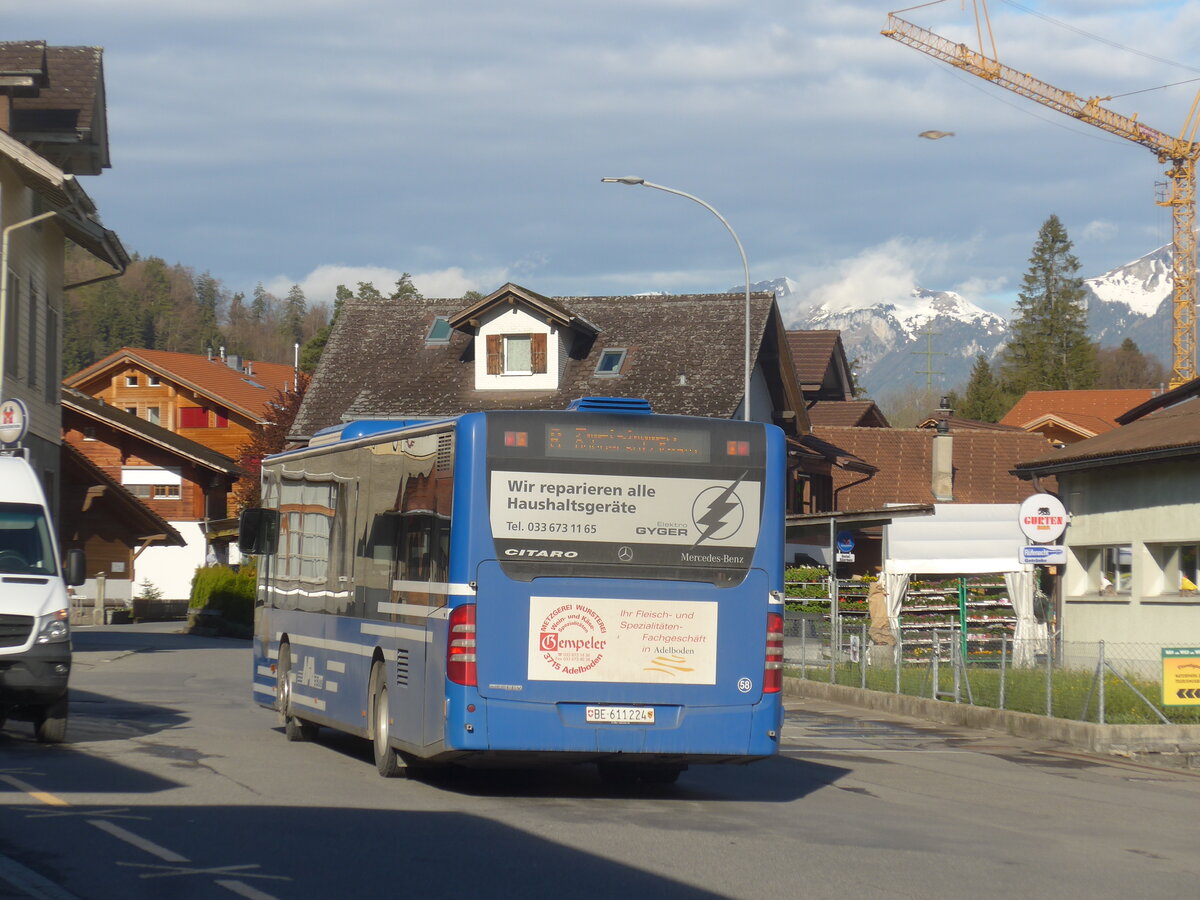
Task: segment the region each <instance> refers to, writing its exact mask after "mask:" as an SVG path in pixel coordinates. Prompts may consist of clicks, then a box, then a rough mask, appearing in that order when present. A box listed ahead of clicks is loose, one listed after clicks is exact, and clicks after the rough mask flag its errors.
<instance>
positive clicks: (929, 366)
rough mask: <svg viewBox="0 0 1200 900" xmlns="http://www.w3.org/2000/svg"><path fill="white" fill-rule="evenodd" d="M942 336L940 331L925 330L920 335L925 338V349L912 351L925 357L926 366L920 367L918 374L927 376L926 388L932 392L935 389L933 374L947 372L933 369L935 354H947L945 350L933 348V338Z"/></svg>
mask: <svg viewBox="0 0 1200 900" xmlns="http://www.w3.org/2000/svg"><path fill="white" fill-rule="evenodd" d="M941 336H942V333H941V332H940V331H924V332H922V333H921V334H920V337H923V338H925V349H924V350H913V351H912V352H913V353H914V354H915V355H917V356H924V357H925V368H924V369H918V370H917V374H918V375H924V376H925V390H926V391H930V392H932V391H933V376H934V375H943V374H945V373H943V372H935V371H934V370H933V358H934V357H935V356H945V355H946V354H945V353H944V352H942V351H940V350H934V349H933V339H934V338H935V337H941Z"/></svg>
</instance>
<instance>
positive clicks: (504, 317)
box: [475, 305, 565, 391]
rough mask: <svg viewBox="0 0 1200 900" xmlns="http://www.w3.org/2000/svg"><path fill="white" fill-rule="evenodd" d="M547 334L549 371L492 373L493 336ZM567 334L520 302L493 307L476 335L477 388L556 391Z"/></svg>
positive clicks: (483, 389) (488, 389)
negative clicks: (489, 362)
mask: <svg viewBox="0 0 1200 900" xmlns="http://www.w3.org/2000/svg"><path fill="white" fill-rule="evenodd" d="M495 334H499V335H505V334H545V335H547V336H548V337H547V340H546V371H545V372H544V373H542V374H538V375H489V374H488V370H487V339H488V336H489V335H495ZM562 344H563V337H562V335H560V334H559V332H558V329H557V328H554V327H552V326H550V325H548V324H547V323H546V322H545V321H544V320H542V319H539V318H537V317H535V316H533V315H531V314H530V313H529V311H528V310H527V309H525V308H524V307H522V306H519V305H511V306H507V307H501V308H497V309H492V310H490V311H489V312H488V313H487V315H486V316H485V317H484V319H483V320H482V321H481V322H480V324H479V330H478V332H477V333H476V335H475V389H476V390H480V391H513V390H518V391H524V390H528V391H553V390H557V389H558V375H559V369H560V360H562V359H563V358H564V356H565V348H564V347H563V346H562Z"/></svg>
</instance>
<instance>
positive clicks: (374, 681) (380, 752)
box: [371, 662, 407, 778]
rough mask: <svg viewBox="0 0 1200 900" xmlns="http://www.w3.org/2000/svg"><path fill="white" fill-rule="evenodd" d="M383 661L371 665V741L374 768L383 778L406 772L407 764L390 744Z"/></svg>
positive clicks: (389, 719)
mask: <svg viewBox="0 0 1200 900" xmlns="http://www.w3.org/2000/svg"><path fill="white" fill-rule="evenodd" d="M383 672H384V669H383V663H381V662H377V663H375V665H374V666H372V667H371V743H372V745H373V746H374V750H375V768H376V770H377V771H378V772H379V774H380V775H382V776H383V777H384V778H396V777H397V776H401V775H406V774H407V766H406V765H405V762H404V757H402V756H401V755H400V753H399V751H398V750H396V748H395V747H393V746H392V745H391V742H390V741H389V739H388V738H389V734H390V732H391V718H392V711H391V706H390V705H389V704H388V689H387V681H386V680H385V678H384V675H383Z"/></svg>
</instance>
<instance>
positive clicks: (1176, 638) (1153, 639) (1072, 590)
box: [1013, 379, 1200, 662]
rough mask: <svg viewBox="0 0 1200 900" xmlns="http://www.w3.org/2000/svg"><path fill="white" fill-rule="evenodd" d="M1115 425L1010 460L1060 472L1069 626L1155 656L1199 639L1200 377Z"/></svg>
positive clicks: (1034, 478)
mask: <svg viewBox="0 0 1200 900" xmlns="http://www.w3.org/2000/svg"><path fill="white" fill-rule="evenodd" d="M1116 425H1117V427H1114V428H1110V429H1107V430H1105V431H1104V432H1103V433H1101V434H1097V435H1096V436H1095V437H1090V438H1087V439H1086V440H1081V441H1077V442H1075V443H1072V444H1071V445H1070V446H1067V447H1065V448H1063V449H1061V450H1055V451H1049V452H1048V451H1047V450H1045V449H1044V448H1043V449H1042V450H1041V451H1040V452H1039V453H1037V454H1036V455H1031V456H1026V457H1023V458H1022V459H1023V461H1022V462H1020V463H1019V464H1018V465H1016V466H1015V467H1014V469H1013V472H1014V474H1015V475H1017V476H1019V477H1021V478H1023V479H1028V480H1029V481H1030V482H1031V484H1032V486H1034V487H1035V489H1037V490H1046V489H1047V488H1046V485H1047V481H1048V479H1057V482H1058V486H1059V487H1058V494H1059V496H1060V497H1061V498H1062V501H1063V504H1064V505H1065V506H1066V509H1067V512H1068V514H1069V516H1070V524H1069V525H1068V527H1067V530H1066V534H1065V536H1064V539H1063V540H1064V543H1065V544H1066V547H1067V565H1066V573H1065V576H1064V578H1063V582H1062V594H1063V635H1064V637H1065V639H1066V640H1067V641H1071V642H1076V641H1079V642H1094V641H1100V640H1104V641H1112V642H1115V643H1114V644H1113V646H1112V647H1111V648H1110V658H1139V659H1148V660H1150V661H1152V662H1157V660H1158V659H1159V648H1160V647H1162V646H1164V645H1169V646H1182V645H1184V644H1192V645H1195V644H1196V643H1197V641H1198V640H1200V594H1198V593H1197V586H1198V585H1200V379H1195V380H1192V381H1190V382H1187V383H1186V384H1183V385H1181V386H1179V387H1177V388H1174V389H1173V390H1170V391H1167V392H1166V393H1163V394H1158V395H1157V396H1154V397H1151V398H1149V399H1147V400H1146V401H1145V402H1143V403H1141V404H1139V405H1137V406H1135V407H1133V408H1131V409H1128V410H1127V411H1125V412H1124V413H1122V414H1120V415H1118V416H1117V417H1116Z"/></svg>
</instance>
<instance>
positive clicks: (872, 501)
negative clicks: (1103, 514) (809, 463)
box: [813, 426, 1046, 511]
mask: <svg viewBox="0 0 1200 900" xmlns="http://www.w3.org/2000/svg"><path fill="white" fill-rule="evenodd" d="M813 431H814V433H815V434H816V435H817V436H818V437H820V438H822V439H824V440H826V441H828V442H829V443H831V444H834V445H836V446H838V447H840V448H842V449H844V450H845V451H847V452H849V453H852V454H853V455H854V456H857V457H859V458H861V459H863V460H866V461H867V462H869V463H871V464H872V465H874V466H876V467H877V468H878V469H879V471H878V473H877V474H876V475H875V476H874V477H873V478H870V479H868V480H866V481H862V483H861V484H857V485H855V486H854V487H845V486H846V485H848V484H851V483H853V482H859V481H861V480H862V476H861V475H856V474H852V473H847V472H843V471H835V472H834V490H835V491H838V489H840V488H845V489H844V490H840V491H839V492H838V493H837V496H838V502H837V506H838V509H839V510H844V511H854V510H863V509H879V508H882V507H883V506H885V505H886V504H888V503H934V502H936V500H935V498H934V495H933V490H932V488H931V481H932V474H933V441H934V438H935V436H936V432H935V431H933V430H931V429H924V428H911V429H910V428H904V429H901V428H839V427H831V426H824V427H816V428H814V429H813ZM950 434H951V436H952V437H953V444H952V448H953V451H952V458H953V466H954V482H953V491H954V502H955V503H1020V502H1021V501H1022V500H1024V499H1025V498H1026V497H1028V496H1029V495H1030V494H1033V493H1034V489H1033V485H1032V484H1031V483H1030V482H1028V481H1023V480H1021V479H1019V478H1016V477H1015V476H1013V475H1011V474H1009V470H1010V469H1012V468H1013V467H1014V465H1015V464H1016V463H1017V462H1018V461H1019V460H1021V459H1024V458H1027V457H1029V456H1030V455H1031V454H1032V455H1037V454H1040V453H1041V452H1042V451H1044V450H1045V448H1046V442H1045V441H1044V440H1042V438H1041V437H1040V436H1038V435H1036V434H1028V433H1025V432H1010V431H985V430H970V431H961V432H955V431H953V430H951V432H950ZM1042 487H1043V489H1046V486H1045V484H1044V483H1043V485H1042Z"/></svg>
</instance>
